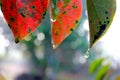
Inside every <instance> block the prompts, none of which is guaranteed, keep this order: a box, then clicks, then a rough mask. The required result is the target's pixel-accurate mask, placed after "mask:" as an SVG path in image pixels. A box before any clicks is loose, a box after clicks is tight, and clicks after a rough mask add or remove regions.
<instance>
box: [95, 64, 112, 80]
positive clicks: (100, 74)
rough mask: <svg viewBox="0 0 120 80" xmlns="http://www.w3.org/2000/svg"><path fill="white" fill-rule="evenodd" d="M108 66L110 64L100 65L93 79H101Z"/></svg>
mask: <svg viewBox="0 0 120 80" xmlns="http://www.w3.org/2000/svg"><path fill="white" fill-rule="evenodd" d="M109 67H110V64H107V65H104V66H102V67H101V68H100V69H99V70H98V73H97V75H96V79H95V80H103V79H104V76H105V74H106V73H107V71H108V69H109Z"/></svg>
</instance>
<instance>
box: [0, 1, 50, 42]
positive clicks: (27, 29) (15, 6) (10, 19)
mask: <svg viewBox="0 0 120 80" xmlns="http://www.w3.org/2000/svg"><path fill="white" fill-rule="evenodd" d="M47 5H48V0H1V10H2V12H3V15H4V17H5V19H6V21H7V23H8V25H9V26H10V28H11V30H12V32H13V34H14V36H15V42H16V43H18V42H19V41H21V40H23V39H24V38H25V37H26V36H27V35H28V34H30V33H31V32H33V31H34V30H35V29H36V28H37V27H38V26H39V25H40V23H41V21H42V19H43V18H44V16H45V11H46V9H47Z"/></svg>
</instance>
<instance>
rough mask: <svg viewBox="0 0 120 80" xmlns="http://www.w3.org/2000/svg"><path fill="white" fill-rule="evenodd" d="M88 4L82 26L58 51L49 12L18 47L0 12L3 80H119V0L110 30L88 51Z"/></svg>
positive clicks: (0, 48) (0, 79)
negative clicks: (54, 41) (52, 35)
mask: <svg viewBox="0 0 120 80" xmlns="http://www.w3.org/2000/svg"><path fill="white" fill-rule="evenodd" d="M85 1H86V0H83V15H82V19H81V21H80V23H79V26H78V27H77V29H76V30H75V31H74V32H73V33H72V34H71V35H70V36H69V37H68V38H67V39H66V40H65V41H64V42H63V43H62V44H61V45H60V46H59V47H58V48H57V49H53V48H52V44H51V33H50V32H51V26H50V19H49V13H48V12H47V14H46V18H45V20H44V22H42V23H41V26H40V27H39V28H38V29H37V30H36V31H35V32H34V33H32V34H31V35H30V36H28V37H27V38H26V39H25V40H24V41H22V42H20V43H18V44H16V43H15V42H14V37H13V34H12V32H11V30H10V28H9V27H8V25H7V23H6V22H5V20H4V18H3V15H2V13H1V11H0V80H120V50H119V48H120V36H119V34H120V31H119V30H120V27H119V26H120V22H119V18H120V5H118V3H120V0H117V12H116V15H115V18H114V21H113V23H112V25H111V27H110V29H109V30H108V32H107V33H106V35H105V36H104V37H103V38H102V39H100V40H99V41H98V42H97V43H96V44H95V45H94V46H93V47H92V48H91V49H89V50H88V46H89V32H88V31H89V26H88V19H87V11H86V2H85ZM87 51H88V52H87ZM88 53H89V54H88Z"/></svg>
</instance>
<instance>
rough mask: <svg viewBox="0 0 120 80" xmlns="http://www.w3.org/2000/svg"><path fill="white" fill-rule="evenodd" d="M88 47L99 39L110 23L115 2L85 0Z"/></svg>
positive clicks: (112, 0) (114, 0) (110, 0)
mask: <svg viewBox="0 0 120 80" xmlns="http://www.w3.org/2000/svg"><path fill="white" fill-rule="evenodd" d="M87 10H88V19H89V28H90V47H92V46H93V44H94V43H95V42H96V41H97V40H98V39H100V38H101V37H102V36H103V35H104V34H105V33H106V31H107V30H108V28H109V26H110V25H111V23H112V20H113V17H114V14H115V11H116V0H87Z"/></svg>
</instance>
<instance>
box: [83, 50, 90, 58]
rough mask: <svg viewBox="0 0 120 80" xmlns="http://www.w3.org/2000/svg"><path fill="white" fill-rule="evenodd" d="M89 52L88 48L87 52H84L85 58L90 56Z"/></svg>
mask: <svg viewBox="0 0 120 80" xmlns="http://www.w3.org/2000/svg"><path fill="white" fill-rule="evenodd" d="M89 53H90V49H88V50H87V51H86V52H85V54H84V58H86V59H87V58H89Z"/></svg>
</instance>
